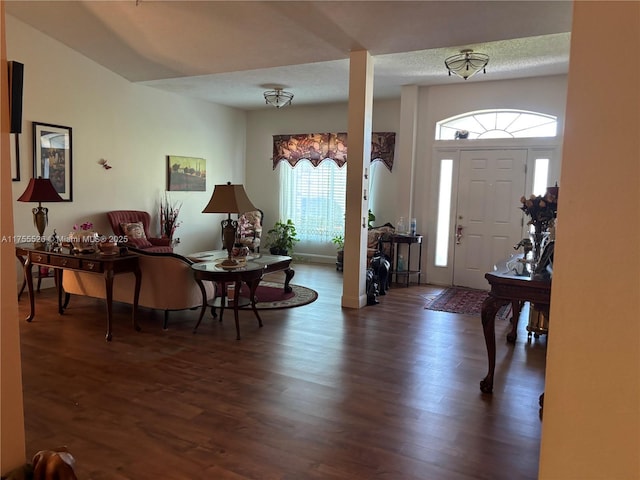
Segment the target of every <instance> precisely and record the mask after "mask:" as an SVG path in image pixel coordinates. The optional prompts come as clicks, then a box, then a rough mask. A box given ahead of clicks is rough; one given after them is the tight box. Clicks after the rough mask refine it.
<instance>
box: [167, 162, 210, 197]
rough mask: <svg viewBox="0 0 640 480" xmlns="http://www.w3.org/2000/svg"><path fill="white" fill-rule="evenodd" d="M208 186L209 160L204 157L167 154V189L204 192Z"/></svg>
mask: <svg viewBox="0 0 640 480" xmlns="http://www.w3.org/2000/svg"><path fill="white" fill-rule="evenodd" d="M206 186H207V161H206V160H205V159H204V158H195V157H178V156H175V155H168V156H167V190H169V191H176V190H182V191H189V192H204V191H205V190H206V189H207V188H206Z"/></svg>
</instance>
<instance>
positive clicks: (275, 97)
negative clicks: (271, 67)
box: [264, 88, 293, 108]
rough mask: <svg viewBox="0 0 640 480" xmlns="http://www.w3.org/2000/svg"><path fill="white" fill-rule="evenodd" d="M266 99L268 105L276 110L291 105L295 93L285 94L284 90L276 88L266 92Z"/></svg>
mask: <svg viewBox="0 0 640 480" xmlns="http://www.w3.org/2000/svg"><path fill="white" fill-rule="evenodd" d="M264 99H265V102H266V104H267V105H273V106H274V107H276V108H280V107H286V106H287V105H291V100H293V93H291V92H285V91H284V90H283V89H282V88H274V89H273V90H267V91H266V92H264Z"/></svg>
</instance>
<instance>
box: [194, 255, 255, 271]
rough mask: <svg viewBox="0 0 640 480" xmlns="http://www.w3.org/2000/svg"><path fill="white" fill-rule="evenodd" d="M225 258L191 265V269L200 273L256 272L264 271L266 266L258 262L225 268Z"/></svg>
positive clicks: (243, 262) (240, 263)
mask: <svg viewBox="0 0 640 480" xmlns="http://www.w3.org/2000/svg"><path fill="white" fill-rule="evenodd" d="M223 261H224V258H221V259H218V260H214V261H212V262H199V263H194V264H193V265H191V268H192V269H194V270H197V271H199V272H219V273H222V272H227V273H230V272H250V271H254V270H263V269H264V265H263V264H260V263H256V262H251V261H249V262H247V261H239V262H238V265H237V266H229V267H227V266H223V264H222V262H223Z"/></svg>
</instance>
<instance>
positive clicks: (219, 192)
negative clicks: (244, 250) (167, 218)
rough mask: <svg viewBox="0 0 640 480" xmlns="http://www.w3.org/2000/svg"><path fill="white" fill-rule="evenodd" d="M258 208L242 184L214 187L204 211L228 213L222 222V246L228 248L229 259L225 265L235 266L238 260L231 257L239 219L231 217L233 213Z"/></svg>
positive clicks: (223, 264)
mask: <svg viewBox="0 0 640 480" xmlns="http://www.w3.org/2000/svg"><path fill="white" fill-rule="evenodd" d="M252 210H257V209H256V207H254V206H253V203H251V200H249V197H247V193H246V192H245V191H244V187H243V186H242V185H232V184H231V182H227V184H226V185H216V186H215V187H214V189H213V195H211V200H209V203H208V204H207V206H206V207H204V210H202V213H226V214H227V215H228V218H227V219H226V220H223V222H222V247H223V248H225V249H226V250H227V259H226V260H225V261H224V262H222V266H223V267H234V266H237V265H238V262H237V261H236V260H235V259H233V258H231V250H232V249H233V244H234V243H235V241H236V231H237V229H238V222H237V220H232V219H231V214H232V213H237V214H241V213H244V212H250V211H252Z"/></svg>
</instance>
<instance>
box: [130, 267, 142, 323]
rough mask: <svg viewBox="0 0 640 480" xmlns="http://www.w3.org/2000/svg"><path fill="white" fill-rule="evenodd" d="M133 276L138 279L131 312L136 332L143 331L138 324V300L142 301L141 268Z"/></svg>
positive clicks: (137, 268)
mask: <svg viewBox="0 0 640 480" xmlns="http://www.w3.org/2000/svg"><path fill="white" fill-rule="evenodd" d="M133 274H134V275H135V277H136V284H135V287H134V291H133V308H132V311H131V321H132V322H133V328H134V330H135V331H136V332H139V331H141V330H142V328H140V325H139V324H138V317H137V315H138V300H140V284H141V283H142V272H141V271H140V267H136V269H135V270H134V272H133Z"/></svg>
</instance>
